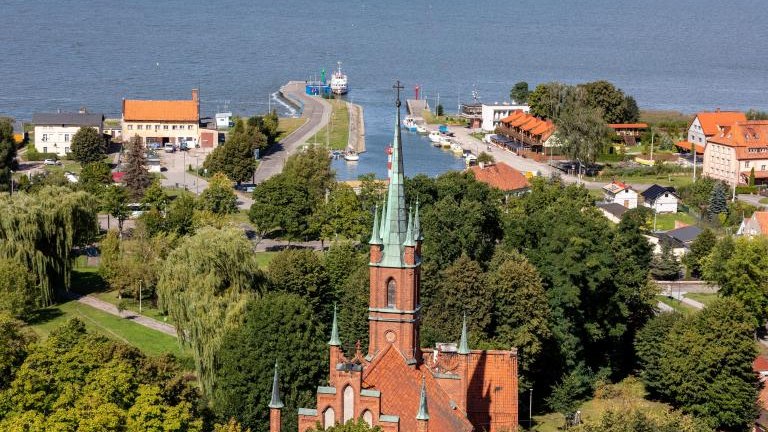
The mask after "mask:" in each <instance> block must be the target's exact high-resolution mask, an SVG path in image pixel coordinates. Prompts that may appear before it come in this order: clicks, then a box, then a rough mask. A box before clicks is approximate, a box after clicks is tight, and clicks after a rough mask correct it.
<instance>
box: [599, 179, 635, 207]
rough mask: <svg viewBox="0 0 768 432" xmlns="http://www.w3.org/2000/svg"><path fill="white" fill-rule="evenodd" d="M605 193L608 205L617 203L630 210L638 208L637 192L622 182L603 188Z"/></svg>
mask: <svg viewBox="0 0 768 432" xmlns="http://www.w3.org/2000/svg"><path fill="white" fill-rule="evenodd" d="M603 193H604V194H605V202H607V203H616V204H619V205H622V206H624V207H626V208H628V209H633V208H636V207H637V192H636V191H635V190H633V189H632V188H631V187H630V186H628V185H626V184H624V183H622V182H619V181H613V182H611V183H608V184H607V185H605V186H603Z"/></svg>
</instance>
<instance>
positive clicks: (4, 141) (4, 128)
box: [0, 117, 18, 192]
mask: <svg viewBox="0 0 768 432" xmlns="http://www.w3.org/2000/svg"><path fill="white" fill-rule="evenodd" d="M17 165H18V163H17V162H16V141H15V140H14V139H13V123H12V122H11V119H9V118H8V117H0V192H4V191H8V190H10V180H11V171H12V170H15V169H16V168H17Z"/></svg>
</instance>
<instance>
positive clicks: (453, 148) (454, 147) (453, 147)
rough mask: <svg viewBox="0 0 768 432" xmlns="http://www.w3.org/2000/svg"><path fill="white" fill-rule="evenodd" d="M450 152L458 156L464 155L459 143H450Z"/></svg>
mask: <svg viewBox="0 0 768 432" xmlns="http://www.w3.org/2000/svg"><path fill="white" fill-rule="evenodd" d="M451 151H452V152H454V153H456V154H458V155H463V154H464V149H463V148H461V145H460V144H459V143H457V142H452V143H451Z"/></svg>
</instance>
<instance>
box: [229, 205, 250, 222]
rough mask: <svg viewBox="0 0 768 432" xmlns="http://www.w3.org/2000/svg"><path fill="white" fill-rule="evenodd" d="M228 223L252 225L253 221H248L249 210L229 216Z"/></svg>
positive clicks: (239, 211) (241, 210)
mask: <svg viewBox="0 0 768 432" xmlns="http://www.w3.org/2000/svg"><path fill="white" fill-rule="evenodd" d="M226 218H227V221H229V222H231V223H233V224H250V223H251V220H250V219H248V210H246V209H239V210H238V212H237V213H232V214H228V215H227V216H226Z"/></svg>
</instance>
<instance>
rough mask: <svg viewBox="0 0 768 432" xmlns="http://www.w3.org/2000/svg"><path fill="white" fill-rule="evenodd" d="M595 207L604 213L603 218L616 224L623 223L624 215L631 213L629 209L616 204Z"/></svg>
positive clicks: (598, 204) (601, 204) (602, 204)
mask: <svg viewBox="0 0 768 432" xmlns="http://www.w3.org/2000/svg"><path fill="white" fill-rule="evenodd" d="M595 205H596V206H597V208H598V209H600V211H601V212H602V213H603V216H605V217H606V218H608V220H609V221H611V222H613V223H615V224H617V223H619V222H621V218H622V217H623V216H624V213H626V212H627V211H629V209H628V208H626V207H624V206H623V205H621V204H617V203H615V202H609V203H596V204H595Z"/></svg>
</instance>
